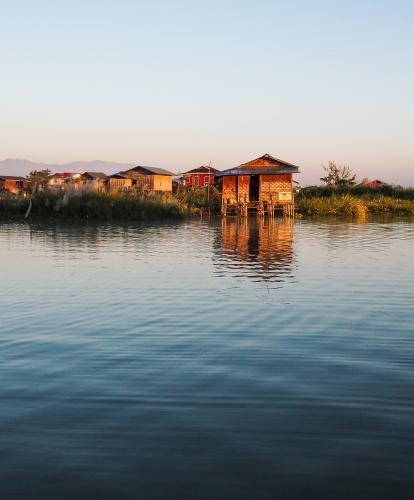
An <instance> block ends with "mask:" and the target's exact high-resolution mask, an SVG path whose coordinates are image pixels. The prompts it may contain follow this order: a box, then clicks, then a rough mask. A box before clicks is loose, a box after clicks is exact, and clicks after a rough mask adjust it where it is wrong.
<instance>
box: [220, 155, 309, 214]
mask: <svg viewBox="0 0 414 500" xmlns="http://www.w3.org/2000/svg"><path fill="white" fill-rule="evenodd" d="M298 172H299V167H298V166H297V165H293V164H292V163H287V162H285V161H283V160H279V159H278V158H274V157H273V156H270V155H269V154H265V155H263V156H261V157H260V158H256V159H255V160H252V161H249V162H247V163H243V164H242V165H239V166H238V167H236V168H231V169H228V170H224V171H222V172H219V173H218V174H216V176H217V177H222V178H223V188H222V189H223V191H222V212H223V215H226V214H227V212H228V209H234V210H235V211H236V212H237V213H239V214H240V215H247V211H248V210H249V209H252V210H256V211H257V212H258V213H259V215H262V214H264V213H265V212H266V211H267V212H268V213H269V215H273V213H274V210H275V209H277V208H282V209H283V211H284V212H285V213H289V214H293V209H294V195H293V188H292V175H293V174H296V173H298Z"/></svg>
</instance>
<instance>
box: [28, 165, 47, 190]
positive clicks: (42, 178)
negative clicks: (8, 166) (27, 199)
mask: <svg viewBox="0 0 414 500" xmlns="http://www.w3.org/2000/svg"><path fill="white" fill-rule="evenodd" d="M50 173H51V172H50V170H49V169H48V168H46V169H44V170H32V171H31V172H30V174H29V175H28V176H27V178H28V179H29V181H30V184H31V187H32V189H31V191H32V193H37V191H39V189H46V188H47V183H48V181H49V176H50Z"/></svg>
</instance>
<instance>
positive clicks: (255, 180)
mask: <svg viewBox="0 0 414 500" xmlns="http://www.w3.org/2000/svg"><path fill="white" fill-rule="evenodd" d="M249 192H250V201H259V195H260V175H251V176H250V185H249Z"/></svg>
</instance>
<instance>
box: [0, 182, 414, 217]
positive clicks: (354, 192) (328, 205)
mask: <svg viewBox="0 0 414 500" xmlns="http://www.w3.org/2000/svg"><path fill="white" fill-rule="evenodd" d="M30 198H31V202H32V207H31V210H30V214H29V217H72V218H79V219H96V220H112V219H113V220H138V221H139V220H156V219H177V218H182V217H186V216H194V215H200V214H203V213H207V212H210V213H213V214H217V213H220V203H221V193H220V191H219V190H218V189H217V188H216V187H212V188H211V189H210V194H209V195H207V192H206V191H202V190H188V191H184V192H181V193H179V194H176V195H143V194H108V193H99V192H94V191H83V192H79V191H66V192H52V191H47V190H46V191H40V192H38V193H36V194H33V195H32V196H31V197H30V195H29V196H27V197H16V196H12V195H0V215H3V216H9V217H17V218H24V217H25V215H26V214H27V212H28V209H29V206H30ZM295 205H296V214H297V216H298V217H319V216H352V217H361V216H366V215H369V214H374V215H387V214H389V215H404V216H414V189H410V188H401V187H398V188H396V187H392V186H386V187H384V188H380V189H375V190H373V189H370V190H369V189H360V188H358V187H353V188H352V187H350V188H343V189H339V188H333V187H311V188H304V189H302V190H301V191H300V192H299V193H297V194H296V195H295Z"/></svg>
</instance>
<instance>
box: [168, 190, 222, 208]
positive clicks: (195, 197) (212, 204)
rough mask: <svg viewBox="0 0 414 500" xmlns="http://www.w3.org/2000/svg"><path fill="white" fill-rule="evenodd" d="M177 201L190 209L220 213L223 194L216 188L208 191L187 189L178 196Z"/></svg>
mask: <svg viewBox="0 0 414 500" xmlns="http://www.w3.org/2000/svg"><path fill="white" fill-rule="evenodd" d="M176 198H177V200H179V202H180V203H182V204H183V205H185V206H186V207H187V208H188V209H190V210H191V209H205V210H208V209H210V211H211V212H216V211H218V212H219V211H220V208H221V192H220V191H219V190H218V189H217V187H216V186H210V193H208V191H207V189H187V190H184V191H181V192H179V193H177V194H176Z"/></svg>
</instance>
